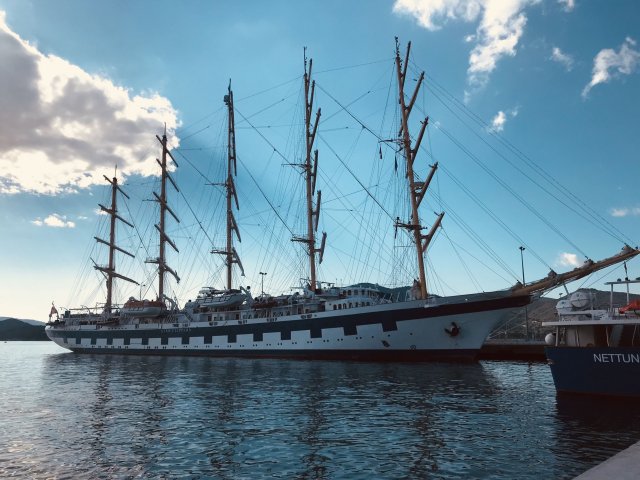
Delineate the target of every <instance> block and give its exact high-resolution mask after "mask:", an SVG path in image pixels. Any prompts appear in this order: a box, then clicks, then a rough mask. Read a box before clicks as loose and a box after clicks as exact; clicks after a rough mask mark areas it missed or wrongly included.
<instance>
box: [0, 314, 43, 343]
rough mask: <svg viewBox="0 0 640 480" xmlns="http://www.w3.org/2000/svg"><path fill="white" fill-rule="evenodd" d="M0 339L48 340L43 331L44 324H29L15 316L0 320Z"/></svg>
mask: <svg viewBox="0 0 640 480" xmlns="http://www.w3.org/2000/svg"><path fill="white" fill-rule="evenodd" d="M0 340H2V341H6V340H22V341H24V340H37V341H42V340H49V338H48V337H47V334H46V333H44V324H41V325H30V324H29V323H27V322H25V321H23V320H18V319H16V318H5V319H4V320H0Z"/></svg>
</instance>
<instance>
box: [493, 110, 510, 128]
mask: <svg viewBox="0 0 640 480" xmlns="http://www.w3.org/2000/svg"><path fill="white" fill-rule="evenodd" d="M506 121H507V116H506V115H505V113H504V112H503V111H502V110H500V111H499V112H498V113H497V114H496V116H495V117H493V120H491V128H492V129H493V130H494V131H495V132H501V131H503V130H504V124H505V123H506Z"/></svg>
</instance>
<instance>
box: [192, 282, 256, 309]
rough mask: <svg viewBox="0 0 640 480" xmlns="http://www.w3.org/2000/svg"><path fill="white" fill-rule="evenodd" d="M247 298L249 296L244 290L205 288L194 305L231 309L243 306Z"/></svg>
mask: <svg viewBox="0 0 640 480" xmlns="http://www.w3.org/2000/svg"><path fill="white" fill-rule="evenodd" d="M247 298H248V294H247V293H245V292H244V291H242V290H236V289H234V288H229V289H225V290H216V289H215V288H212V287H205V288H203V289H202V290H200V292H199V293H198V297H197V298H196V300H195V302H193V304H194V306H196V305H197V306H199V307H205V308H209V309H218V308H229V307H237V306H238V305H241V304H242V303H243V302H244V301H245V300H246V299H247Z"/></svg>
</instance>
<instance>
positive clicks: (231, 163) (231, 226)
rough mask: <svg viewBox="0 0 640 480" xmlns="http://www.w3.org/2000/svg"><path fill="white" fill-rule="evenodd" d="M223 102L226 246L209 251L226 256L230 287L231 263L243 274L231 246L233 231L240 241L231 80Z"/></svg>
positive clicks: (236, 255) (230, 284)
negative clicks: (226, 124) (224, 111)
mask: <svg viewBox="0 0 640 480" xmlns="http://www.w3.org/2000/svg"><path fill="white" fill-rule="evenodd" d="M224 103H225V104H226V105H227V111H228V117H229V122H228V123H229V128H228V135H227V180H226V182H225V183H223V184H222V185H223V186H224V187H225V190H226V193H227V246H226V248H225V249H213V250H212V251H211V253H218V254H220V255H224V256H225V257H226V260H225V263H226V265H227V289H229V290H230V289H231V288H232V273H233V264H234V263H237V264H238V266H239V267H240V270H241V272H242V275H244V268H243V267H242V263H241V262H240V257H239V256H238V252H237V251H236V249H235V248H234V246H233V233H234V232H235V234H236V236H237V237H238V241H239V242H241V241H242V239H241V238H240V231H239V230H238V224H237V223H236V219H235V217H234V215H233V203H234V201H235V204H236V209H237V210H239V209H240V205H239V203H238V195H237V193H236V187H235V184H234V182H233V177H234V176H236V175H237V174H238V168H237V164H236V128H235V116H234V110H233V91H232V90H231V82H229V89H228V93H227V95H225V96H224Z"/></svg>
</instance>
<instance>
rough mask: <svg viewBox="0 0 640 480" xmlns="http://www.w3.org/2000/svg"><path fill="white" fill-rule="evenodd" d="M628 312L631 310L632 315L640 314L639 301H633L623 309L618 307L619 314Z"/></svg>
mask: <svg viewBox="0 0 640 480" xmlns="http://www.w3.org/2000/svg"><path fill="white" fill-rule="evenodd" d="M629 310H631V312H632V313H635V314H636V315H638V314H639V312H640V300H634V301H633V302H631V303H630V304H629V305H625V306H624V307H620V310H619V312H620V313H627V312H628V311H629Z"/></svg>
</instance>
